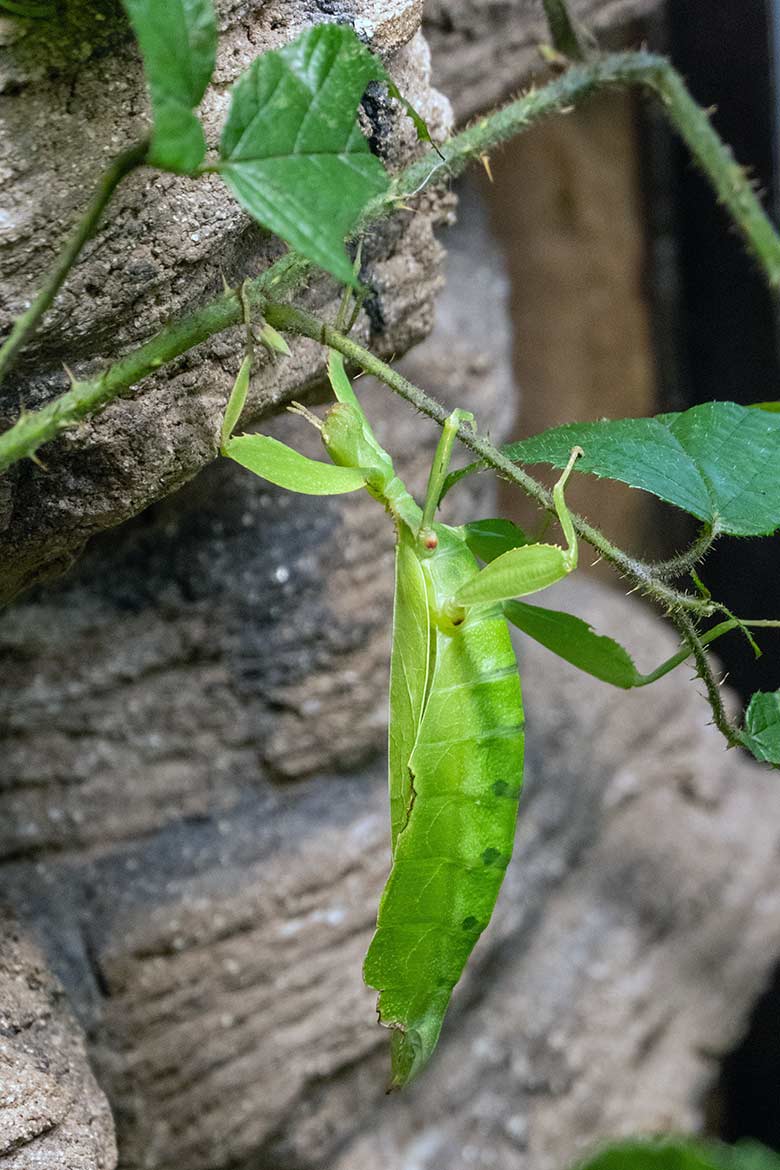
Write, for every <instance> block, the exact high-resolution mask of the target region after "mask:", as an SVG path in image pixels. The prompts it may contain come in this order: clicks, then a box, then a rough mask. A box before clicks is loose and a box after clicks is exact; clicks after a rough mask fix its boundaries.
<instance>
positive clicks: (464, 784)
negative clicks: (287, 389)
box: [222, 350, 581, 1088]
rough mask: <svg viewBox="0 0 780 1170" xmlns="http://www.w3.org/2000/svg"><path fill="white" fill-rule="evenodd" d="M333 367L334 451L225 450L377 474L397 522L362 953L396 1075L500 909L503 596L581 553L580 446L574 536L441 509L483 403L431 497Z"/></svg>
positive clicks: (505, 853) (447, 434) (326, 484)
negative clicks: (409, 478)
mask: <svg viewBox="0 0 780 1170" xmlns="http://www.w3.org/2000/svg"><path fill="white" fill-rule="evenodd" d="M328 372H329V376H330V381H331V385H332V387H333V391H334V393H335V396H336V399H337V401H336V403H335V405H333V406H332V407H331V408H330V410H329V411H328V412H327V414H326V416H325V419H324V421H320V420H319V419H318V418H315V417H314V416H313V415H310V413H309V412H308V411H307V410H306V409H305V408H304V407H300V406H297V405H296V406H295V407H294V408H293V409H295V410H296V411H297V413H300V414H303V415H305V416H306V417H307V418H309V420H310V421H312V422H314V424H315V425H316V426H317V427H318V428H319V429H320V432H321V436H322V440H323V443H324V446H325V449H326V451H327V452H328V454H329V455H330V458H331V460H332V462H331V463H324V462H322V461H319V460H314V459H308V458H306V457H304V456H303V455H301V454H299V453H298V452H296V451H294V450H292V449H291V448H289V447H287V446H286V445H285V444H283V443H280V442H278V441H277V440H276V439H272V438H269V437H268V436H264V435H242V436H238V437H236V438H228V437H227V436H225V437H224V438H223V446H222V450H223V453H224V454H226V455H228V456H229V457H230V458H232V459H234V460H236V461H237V462H238V463H240V464H242V465H243V466H244V467H247V468H249V469H250V470H251V471H253V472H255V474H257V475H260V476H262V477H263V478H265V479H267V480H269V481H270V482H271V483H274V484H276V485H278V486H279V487H283V488H287V489H289V490H291V491H298V492H304V493H307V494H313V495H329V494H336V493H340V492H349V491H354V490H356V489H357V488H360V487H365V488H366V489H367V490H368V492H369V493H370V494H371V495H372V496H373V497H374V499H376V500H377V501H378V502H379V503H381V504H382V505H384V507H385V509H386V510H387V512H388V513H389V514H390V516H391V518H392V520H393V523H394V525H395V531H396V568H395V601H394V609H393V644H392V655H391V664H390V725H389V744H388V756H389V788H390V830H391V832H390V836H391V848H392V867H391V870H390V875H389V877H388V880H387V884H386V886H385V889H384V892H383V894H382V897H381V901H380V904H379V913H378V918H377V927H376V933H375V934H374V937H373V939H372V941H371V945H370V947H369V949H368V953H367V955H366V959H365V964H364V968H363V974H364V977H365V980H366V983H367V984H368V985H369V986H371V987H374V988H376V990H377V991H378V992H379V999H378V1013H379V1020H380V1023H382V1024H384V1025H385V1026H386V1027H389V1028H390V1029H391V1033H392V1036H391V1063H392V1080H391V1087H393V1088H395V1087H400V1086H403V1085H405V1084H407V1083H408V1082H409V1081H410V1080H412V1078H413V1077H415V1076H417V1075H418V1073H420V1071H421V1070H422V1069H423V1068H424V1067H425V1065H426V1064H427V1063H428V1061H429V1060H430V1058H431V1055H432V1053H433V1051H434V1049H435V1047H436V1043H437V1040H438V1037H439V1032H440V1030H441V1026H442V1021H443V1019H444V1014H445V1012H446V1010H447V1006H448V1004H449V1001H450V996H451V994H452V990H453V988H454V986H455V984H456V983H457V982H458V980H459V978H460V976H461V973H462V971H463V969H464V967H465V964H466V961H467V959H468V957H469V955H470V953H471V951H472V949H473V947H474V945H475V943H476V941H477V939H478V938H479V936H480V934H481V933H482V931H483V930H484V929H485V927H486V926H487V924H488V922H489V921H490V917H491V914H492V912H493V907H494V906H495V903H496V899H497V897H498V892H499V889H500V887H501V882H502V880H503V877H504V872H505V870H506V867H507V865H508V864H509V859H510V857H511V854H512V845H513V840H514V833H515V823H516V820H517V808H518V800H519V797H520V790H521V787H522V775H523V744H524V732H523V705H522V697H521V690H520V677H519V674H518V668H517V662H516V660H515V655H514V650H513V648H512V643H511V640H510V636H509V629H508V626H507V621H506V618H505V616H504V612H503V608H502V606H503V603H504V602H505V601H507V600H508V599H510V598H516V597H522V596H526V595H528V594H531V593H536V592H537V591H538V590H540V589H544V588H545V587H546V586H548V585H552V584H553V582H555V581H558V580H559V579H560V578H562V577H565V576H566V574H567V573H570V572H571V571H572V570H573V569H574V568H576V565H577V539H576V535H575V532H574V528H573V525H572V522H571V518H570V515H569V512H568V509H567V507H566V503H565V500H564V486H565V484H566V481H567V479H568V477H569V475H570V473H571V470H572V467H573V466H574V463H575V461H576V459H577V456H578V455H579V454H580V453H581V452H580V449H579V448H575V450H574V451H573V452H572V455H571V459H570V460H569V464H568V466H567V467H566V470H565V471H564V472H563V474H562V475H561V477H560V479H559V480H558V483H557V484H556V486H555V489H554V493H553V494H554V503H555V509H556V512H557V515H558V519H559V521H560V524H561V527H562V529H563V534H564V537H565V539H566V547H559V546H557V545H551V544H531V543H527V541H526V540H525V538H524V537H523V536H522V533H520V530H519V529H514V526H512V525H509V524H508V522H506V521H504V522H501V521H491V522H487V521H486V522H481V523H480V524H476V525H468V526H465V527H452V526H450V525H447V524H440V523H438V522H437V521H436V520H435V519H434V515H435V510H436V507H437V505H438V501H439V498H440V495H441V490H442V485H443V483H444V479H445V477H446V474H447V469H448V466H449V462H450V457H451V454H452V449H453V445H454V443H455V439H456V436H457V432H458V428H459V427H460V426H461V425H463V423H470V422H473V416H472V415H470V414H468V413H467V412H465V411H462V410H456V411H454V412H453V413H452V415H451V416H450V418H449V419H448V421H447V422H446V423H445V425H444V428H443V431H442V435H441V439H440V441H439V445H438V448H437V451H436V455H435V458H434V461H433V466H432V468H431V473H430V478H429V481H428V489H427V494H426V499H425V504H424V507H423V508H422V509H421V508H420V507H419V505H418V504H417V502H416V501H415V500H414V498H413V497H412V496H411V495H410V493H409V492H408V490H407V489H406V487H405V486H404V484H403V483H402V482H401V480H400V479H399V477H398V476H397V475H396V473H395V470H394V468H393V464H392V460H391V458H390V456H389V455H388V454H387V452H386V451H384V450H383V449H382V447H380V445H379V443H378V442H377V440H376V438H375V437H374V434H373V432H372V430H371V427H370V425H369V422H368V419H367V418H366V415H365V414H364V412H363V410H362V408H361V406H360V403H359V401H358V399H357V396H356V395H355V392H354V390H353V388H352V386H351V384H350V381H349V379H348V377H347V375H346V372H345V369H344V364H343V359H342V357H341V355H340V354H338V353H336V352H335V351H333V350H331V351H330V356H329V362H328ZM244 381H245V378H243V377H241V378H240V379H239V383H240V384H239V387H238V392H239V393H243V392H245V391H244ZM229 410H230V408H229ZM236 413H237V412H235V411H233V414H234V415H235V414H236ZM470 541H471V542H473V543H474V546H475V550H476V551H477V552H478V554H479V555H480V556H481V557H482V558H483V559H487V557H490V558H492V559H490V560H489V563H488V564H486V565H485V566H484V567H483V568H480V566H479V562H478V560H477V556H476V555H475V551H472V548H470V547H469V544H470ZM486 545H489V546H490V551H489V552H487V553H486V552H485V548H486ZM498 550H502V551H498ZM496 552H498V555H494V554H495V553H496Z"/></svg>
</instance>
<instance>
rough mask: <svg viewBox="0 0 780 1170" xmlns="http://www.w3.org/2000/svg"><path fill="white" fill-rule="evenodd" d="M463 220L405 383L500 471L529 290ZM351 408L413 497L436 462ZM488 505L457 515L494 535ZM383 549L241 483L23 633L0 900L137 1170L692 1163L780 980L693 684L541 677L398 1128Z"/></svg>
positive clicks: (135, 534)
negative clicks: (502, 873) (506, 829)
mask: <svg viewBox="0 0 780 1170" xmlns="http://www.w3.org/2000/svg"><path fill="white" fill-rule="evenodd" d="M464 218H465V222H464V225H463V232H462V235H460V236H456V237H455V243H454V245H453V247H452V250H451V256H450V261H449V265H450V268H449V284H448V289H449V291H448V294H447V295H446V296H445V299H444V300H443V302H442V304H441V306H440V311H439V323H438V326H437V330H436V332H435V334H434V336H433V337H432V338H431V339H430V340H429V341H428V342H426V343H425V344H424V345H423V346H421V347H419V348H418V349H417V350H416V351H415V352H414V353H413V354H412V355H410V357H408V358H407V359H406V362H407V370H408V372H409V373H410V375H411V376H412V377H416V378H419V379H420V380H423V379H424V380H425V381H426V384H427V385H429V386H430V387H431V388H432V390H433V391H434V393H437V394H439V395H441V396H442V397H443V398H446V399H447V400H448V401H451V402H453V403H455V402H459V403H464V402H468V403H469V404H471V403H474V402H475V398H474V389H475V386H477V385H478V387H479V404H478V412H479V419H480V423H481V425H482V426H486V427H489V428H490V429H491V431H492V433H493V434H494V435H496V437H499V436H500V435H501V434H502V433H504V432H505V429H506V426H507V423H508V419H507V412H508V411H509V410H510V409H511V401H512V399H511V394H510V390H511V377H510V361H511V357H510V339H509V336H508V330H507V328H506V312H505V305H504V300H505V297H506V284H505V281H504V280H503V278H502V277H501V274H500V265H499V262H498V258H497V257H496V256H495V253H494V250H493V245H492V244H491V241H490V239H489V237H488V236H487V235H486V234H485V230H484V224H483V223H482V220H481V219H480V218H479V217H476V218H475V213H474V210H473V208H472V206H471V204H470V202H469V201H468V200H467V201H466V205H465V209H464ZM458 239H460V244H458V243H457V240H458ZM360 386H361V388H362V389H361V394H362V395H363V396H364V397H365V401H366V403H367V408H368V410H369V412H370V414H371V417H372V419H377V420H379V421H380V423H381V427H380V429H381V432H382V434H383V436H384V439H385V441H386V442H387V444H388V445H389V446H391V447H392V449H393V451H394V452H396V451H397V452H401V453H405V457H404V458H403V460H402V461H401V466H402V471H403V473H404V474H405V475H408V476H409V478H410V480H411V481H412V482H413V483H414V484H415V485H416V487H417V488H418V489H419V488H420V487H421V486H422V483H423V481H424V473H425V469H426V460H427V458H428V456H427V455H425V456H423V454H422V448H423V447H424V446H427V447H428V449H430V445H431V444H432V443H433V441H434V440H435V435H434V434H433V431H432V429H430V428H428V427H427V425H426V426H424V425H423V424H421V423H420V421H419V420H418V419H416V418H415V417H414V416H413V415H412V414H411V413H410V412H409V411H408V410H406V409H405V408H404V407H403V406H401V405H400V404H398V403H396V402H395V401H391V400H390V399H389V398H388V396H387V394H386V393H384V392H382V391H381V390H379V389H377V388H376V387H372V386H370V385H368V384H367V383H366V382H365V381H364V382H361V383H360ZM278 425H279V432H278V433H280V434H284V435H285V437H286V438H287V439H288V440H290V441H294V442H295V443H296V445H298V446H302V445H303V444H304V443H305V442H306V439H307V429H306V428H305V427H304V424H303V423H302V421H301V420H300V419H291V418H288V419H285V420H280V422H279V424H278ZM312 436H313V432H312ZM313 437H314V438H316V436H313ZM315 450H316V444H315V445H314V446H312V447H311V451H312V452H314V451H315ZM471 482H472V492H473V491H476V492H478V493H479V494H480V495H481V498H476V497H475V496H474V495H473V494H472V495H471V496H469V495H468V492H466V490H465V489H464V493H463V494H462V493H460V492H459V493H454V494H453V499H452V501H451V506H452V507H454V508H460V507H462V508H463V509H464V512H465V513H466V514H468V515H470V516H473V515H475V514H481V515H485V514H489V512H490V510H491V507H492V504H491V500H490V499H489V498H488V497H489V496H490V495H491V494H492V487H491V481H490V480H489V478H487V477H485V478H483V479H480V480H478V481H476V482H474V481H471ZM574 498H575V502H576V491H575V493H574ZM391 543H392V534H391V531H390V525H389V524H388V523H387V522H386V521H385V520H384V518H383V517H382V516H381V513H379V512H378V510H377V507H376V505H375V504H374V503H373V501H371V500H370V499H368V497H365V498H363V497H362V496H361V495H356V496H354V497H344V498H343V499H341V500H339V501H335V500H332V501H323V500H309V499H306V498H304V497H295V496H292V495H289V494H285V493H282V492H277V491H275V490H273V489H269V488H267V487H266V486H265V485H263V484H262V483H261V482H260V481H258V480H256V479H254V478H253V477H252V476H251V475H249V474H247V473H245V472H243V471H242V470H241V469H239V468H234V467H232V466H228V465H224V466H223V465H218V466H216V467H214V468H211V469H210V470H208V471H207V472H205V473H204V474H203V475H202V476H200V477H199V478H198V480H196V481H195V483H193V484H191V485H189V486H188V487H187V488H185V489H184V490H183V491H181V492H180V493H178V494H177V495H175V496H173V497H171V498H169V499H168V500H166V501H164V502H162V503H161V504H158V505H156V506H155V507H154V508H152V509H151V510H149V511H148V512H147V513H146V515H145V516H144V517H142V518H140V519H139V520H137V521H135V522H133V523H132V524H131V525H127V526H125V527H124V528H123V529H121V530H119V531H117V532H116V533H113V534H109V535H106V536H104V537H102V538H101V539H100V540H98V541H96V542H93V545H92V546H91V548H90V549H89V550H88V552H87V554H86V555H85V557H84V558H83V559H82V561H81V563H80V565H79V566H78V568H77V570H76V571H75V572H74V573H73V574H72V575H71V576H70V578H69V579H67V580H65V581H62V582H60V583H58V584H57V585H56V586H54V587H51V588H50V589H48V590H47V591H46V592H43V591H40V590H39V591H38V592H37V593H32V594H30V595H28V597H27V598H25V599H21V600H20V601H19V602H18V603H17V605H16V606H15V607H14V608H13V609H12V610H11V611H10V612H9V614H8V615H7V617H6V618H5V619H4V620H3V621H2V623H0V653H2V655H3V673H4V677H5V678H6V679H7V683H8V687H7V693H6V699H5V702H6V704H7V706H6V710H5V713H4V716H3V719H4V722H5V723H6V725H7V727H8V729H9V732H10V734H9V737H8V746H7V749H6V750H5V751H4V753H3V754H2V756H0V760H2V764H1V765H0V767H2V772H1V773H0V779H1V781H2V783H0V790H1V791H0V825H2V826H3V831H4V833H5V834H6V838H5V840H4V841H3V845H2V848H3V850H4V852H5V856H6V857H7V859H8V860H7V861H6V863H5V865H4V866H3V867H2V870H1V871H0V878H1V879H2V884H3V888H4V890H5V891H6V894H7V896H8V897H9V898H11V899H12V900H13V902H14V905H15V906H16V908H17V912H18V913H19V914H20V915H21V916H22V917H23V918H24V920H25V921H28V922H33V923H35V924H36V929H37V930H38V932H39V933H40V934H41V936H42V937H43V938H44V939H45V943H46V947H47V951H48V955H49V958H50V961H51V962H52V964H53V965H54V967H55V969H56V970H57V971H58V973H59V974H60V976H61V978H62V979H63V982H64V983H65V985H66V987H67V989H68V991H69V993H70V994H71V996H72V997H73V1001H74V1004H75V1005H76V1007H77V1010H78V1012H79V1015H80V1017H81V1020H82V1022H83V1024H84V1026H85V1028H86V1030H87V1033H88V1035H89V1038H90V1052H91V1056H92V1059H93V1061H94V1063H95V1067H96V1069H97V1071H98V1076H99V1079H100V1082H101V1084H102V1085H103V1086H104V1087H105V1089H106V1091H107V1094H108V1096H109V1099H110V1101H111V1104H112V1106H113V1109H114V1115H115V1118H116V1123H117V1130H118V1135H119V1147H120V1160H121V1165H122V1166H123V1167H125V1168H126V1170H141V1168H144V1170H157V1168H159V1170H169V1168H170V1167H172V1166H186V1167H187V1168H188V1170H228V1168H229V1170H250V1167H251V1168H252V1170H258V1168H259V1167H274V1170H318V1168H320V1167H328V1170H385V1168H386V1167H394V1168H395V1167H398V1168H401V1167H406V1168H408V1170H411V1168H412V1167H416V1168H419V1170H441V1167H442V1166H446V1167H448V1168H450V1170H472V1168H473V1167H474V1166H477V1167H479V1166H486V1167H491V1168H493V1170H518V1168H519V1170H526V1168H527V1170H563V1168H564V1167H565V1166H567V1165H568V1163H569V1162H570V1161H571V1160H573V1159H574V1157H575V1156H576V1155H577V1153H578V1152H579V1150H580V1149H581V1147H582V1145H583V1144H585V1143H587V1142H589V1141H592V1140H593V1139H595V1138H597V1137H601V1136H604V1135H607V1134H610V1133H613V1132H614V1131H615V1130H617V1129H619V1130H621V1131H625V1130H640V1129H666V1128H673V1129H687V1128H695V1127H696V1126H697V1124H700V1122H701V1118H702V1109H703V1097H704V1094H705V1092H706V1090H707V1088H708V1086H709V1084H710V1083H711V1082H712V1080H713V1079H714V1078H715V1076H716V1075H717V1062H718V1058H719V1056H720V1055H721V1054H722V1053H723V1052H724V1051H726V1050H727V1049H728V1048H729V1047H730V1046H731V1045H732V1044H733V1043H734V1041H735V1040H736V1038H737V1037H738V1035H739V1032H740V1029H741V1028H742V1027H743V1026H744V1023H745V1020H746V1016H747V1013H748V1011H749V1009H750V1006H751V1005H752V1002H753V1001H754V999H755V997H756V996H757V995H758V993H759V991H760V989H761V987H762V985H763V984H764V982H765V980H766V979H767V978H768V976H769V973H770V971H771V969H772V967H773V965H774V964H775V963H776V961H777V958H778V955H780V905H778V903H779V902H780V895H778V891H777V883H776V857H777V851H778V848H780V792H779V791H778V789H777V785H776V781H775V780H774V779H773V777H772V775H771V774H768V773H766V772H764V771H762V770H761V769H760V768H758V767H757V766H753V765H751V764H749V763H748V762H746V761H744V760H743V759H741V758H740V757H738V756H736V755H735V754H734V753H730V754H726V753H725V752H724V751H723V748H722V744H721V742H720V740H719V738H718V737H717V735H716V733H715V732H714V731H713V730H712V729H711V728H708V727H707V726H706V725H705V724H706V708H705V707H704V706H703V704H702V703H701V700H700V699H699V698H698V696H697V694H696V691H695V688H693V687H691V685H690V683H689V681H688V678H687V676H686V673H685V672H684V671H682V672H680V673H678V674H677V675H674V676H672V677H670V678H669V679H667V680H665V681H664V682H663V683H661V684H658V686H657V687H655V688H653V689H652V690H651V691H649V692H647V693H639V694H637V695H630V694H629V695H626V694H624V693H623V692H615V691H612V690H610V689H609V688H607V687H606V686H603V685H601V684H597V683H594V682H592V681H590V680H587V679H583V677H582V676H580V675H578V674H577V673H576V672H575V671H574V670H573V669H571V668H569V667H567V666H565V665H564V664H562V663H560V662H558V661H557V660H556V659H555V658H553V657H552V656H550V655H548V654H547V653H546V652H544V651H543V650H541V649H539V648H537V647H536V646H535V645H533V644H529V643H526V642H523V643H522V644H519V646H518V649H519V655H520V662H521V667H522V672H523V678H524V680H525V688H526V708H527V719H528V779H527V791H526V794H525V795H524V798H523V803H522V812H521V822H520V831H519V837H518V844H517V849H516V856H515V860H514V862H513V864H512V866H511V867H510V871H509V874H508V878H507V883H506V886H505V888H504V891H503V892H502V896H501V899H500V902H499V907H498V911H497V915H496V918H495V920H494V922H493V923H492V924H491V926H490V928H489V930H488V932H487V933H486V935H485V937H484V938H483V940H482V941H481V942H480V945H479V947H478V949H477V951H476V952H475V954H474V956H473V961H472V963H471V965H470V968H469V971H468V974H467V976H466V978H465V980H464V982H463V984H462V986H461V987H460V989H459V990H458V993H457V995H456V999H455V1002H454V1004H453V1008H452V1010H451V1012H450V1015H449V1017H448V1020H447V1023H446V1029H445V1033H444V1036H443V1040H442V1046H441V1050H440V1052H439V1054H438V1058H437V1059H436V1061H435V1063H434V1064H433V1065H432V1067H431V1069H430V1070H429V1072H428V1073H427V1074H426V1076H425V1078H424V1079H422V1080H421V1081H420V1082H419V1083H418V1084H416V1085H414V1086H412V1087H411V1089H410V1090H409V1092H408V1093H405V1094H404V1095H393V1096H392V1097H390V1098H388V1097H386V1096H385V1092H384V1089H385V1084H386V1080H387V1071H388V1054H387V1037H386V1035H385V1034H384V1033H383V1032H382V1031H381V1029H379V1028H378V1027H377V1026H376V1022H375V1012H374V1002H373V999H374V997H373V993H371V992H370V991H368V990H367V989H366V988H365V987H363V985H362V983H361V978H360V964H361V957H362V955H363V953H364V951H365V948H366V945H367V942H368V939H369V936H370V932H371V928H372V919H373V915H374V907H375V905H376V899H377V896H378V893H379V890H380V888H381V885H382V882H383V880H384V877H385V874H386V870H387V864H388V845H387V837H388V825H387V811H386V791H385V780H384V775H383V773H384V761H383V742H384V736H385V731H386V728H385V721H386V717H385V692H386V679H387V667H386V661H387V649H388V646H387V640H388V616H389V612H390V591H391ZM557 600H558V602H559V603H560V604H562V605H566V606H567V607H571V608H574V609H577V610H579V611H580V612H581V613H582V614H583V615H584V616H586V617H587V618H588V619H589V620H591V621H593V623H594V624H595V625H596V626H597V628H600V629H603V630H613V631H614V630H619V631H621V632H623V633H624V634H625V632H626V631H629V632H630V637H628V638H627V640H628V641H629V642H630V645H631V649H632V650H633V651H634V652H635V654H636V656H637V659H638V661H639V662H640V664H641V665H642V666H648V667H649V665H650V664H651V663H655V662H657V661H658V660H659V659H660V658H661V657H663V656H664V655H665V654H667V653H668V652H669V651H670V650H671V648H672V645H673V639H672V638H671V636H670V635H669V633H668V632H667V631H666V630H665V629H664V628H663V627H662V626H661V624H660V623H659V622H658V621H657V620H656V619H655V618H653V617H652V616H651V615H649V614H648V613H646V612H645V611H644V610H643V609H642V608H641V606H640V604H639V603H638V602H637V601H636V600H635V599H633V600H626V599H624V598H622V597H620V596H616V595H615V594H613V593H611V592H609V591H607V590H606V589H604V588H603V587H598V586H595V585H588V584H578V583H577V582H576V581H573V580H570V581H568V582H566V583H565V584H564V585H562V586H561V587H560V590H559V594H558V598H557ZM552 603H553V604H555V601H553V602H552Z"/></svg>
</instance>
